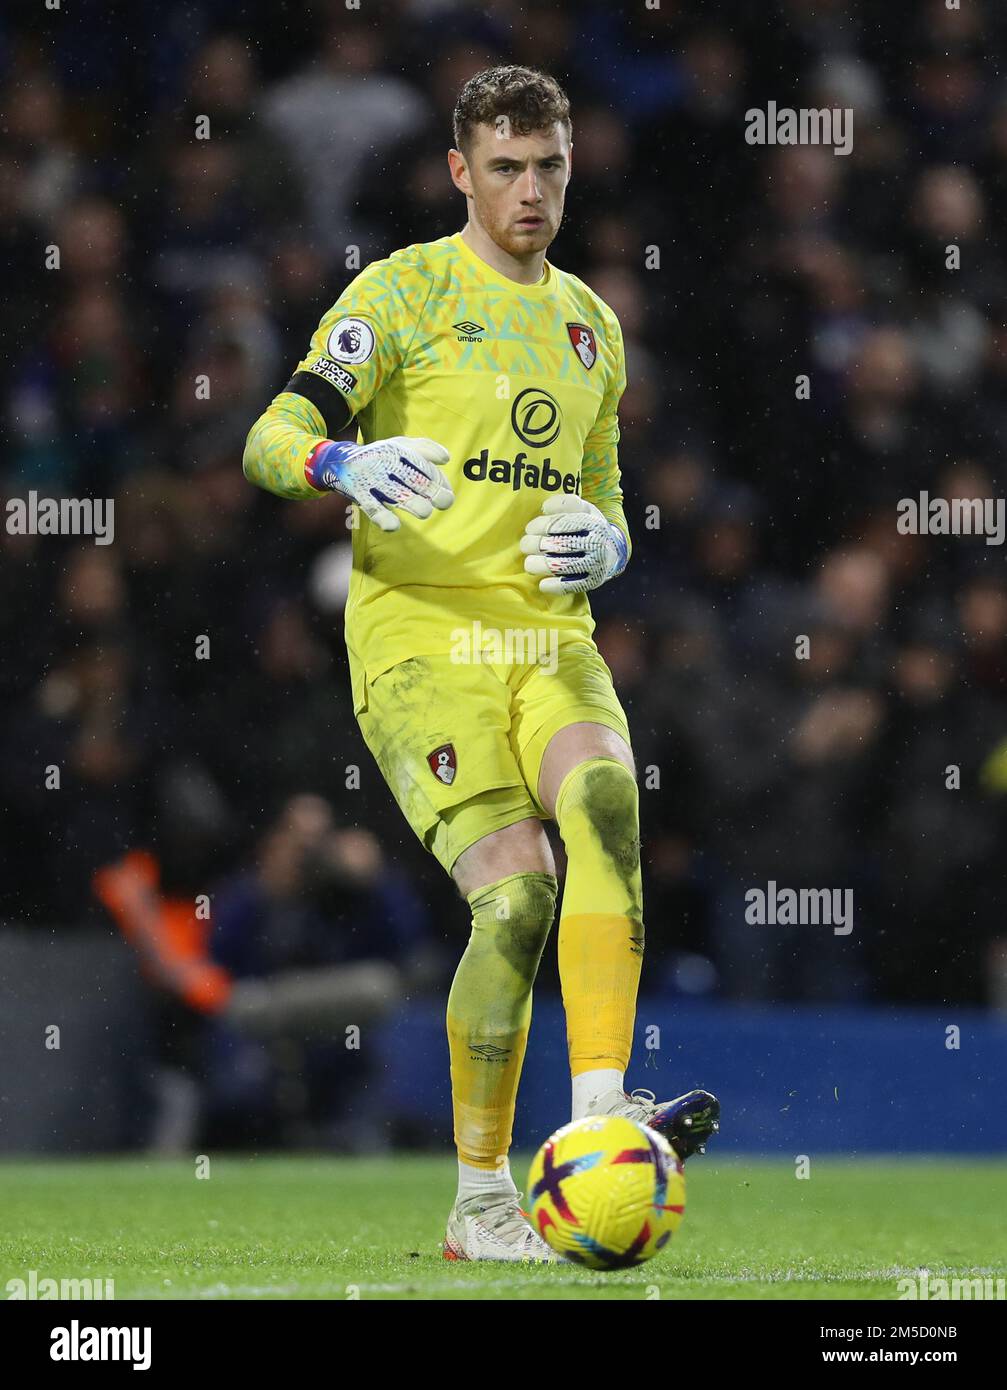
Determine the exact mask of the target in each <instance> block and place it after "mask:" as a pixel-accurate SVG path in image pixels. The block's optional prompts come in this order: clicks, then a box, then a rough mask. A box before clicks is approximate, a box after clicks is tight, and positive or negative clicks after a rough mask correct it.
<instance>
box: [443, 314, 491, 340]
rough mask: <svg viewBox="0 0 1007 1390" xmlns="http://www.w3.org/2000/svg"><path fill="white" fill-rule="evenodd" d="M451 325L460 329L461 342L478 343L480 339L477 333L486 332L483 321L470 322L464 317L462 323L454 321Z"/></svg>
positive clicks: (459, 338) (459, 337)
mask: <svg viewBox="0 0 1007 1390" xmlns="http://www.w3.org/2000/svg"><path fill="white" fill-rule="evenodd" d="M451 327H452V328H457V329H458V341H459V342H460V343H478V342H479V341H480V339H479V338H478V337H476V336H475V335H476V334H478V333H485V332H486V329H485V328H484V327H483V326H482V324H481V323H470V322H469V320H468V319H462V321H461V323H453V324H452V325H451Z"/></svg>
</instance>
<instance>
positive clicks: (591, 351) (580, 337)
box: [566, 323, 598, 371]
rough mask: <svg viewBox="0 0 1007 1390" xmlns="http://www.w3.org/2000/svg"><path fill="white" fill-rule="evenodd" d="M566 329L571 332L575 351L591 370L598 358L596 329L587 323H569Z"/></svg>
mask: <svg viewBox="0 0 1007 1390" xmlns="http://www.w3.org/2000/svg"><path fill="white" fill-rule="evenodd" d="M566 331H567V332H568V333H569V334H570V341H571V343H573V350H574V352H576V354H577V356H578V357H579V358H580V360H581V361H582V362H583V363H584V366H585V367H586V368H587V369H588V371H590V370H591V368H592V367H593V366H594V364H595V362H596V360H597V358H598V346H597V344H596V343H595V341H594V330H593V329H591V328H588V326H587V324H586V323H568V324H567V326H566Z"/></svg>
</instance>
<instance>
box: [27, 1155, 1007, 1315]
mask: <svg viewBox="0 0 1007 1390" xmlns="http://www.w3.org/2000/svg"><path fill="white" fill-rule="evenodd" d="M528 1162H529V1160H528V1157H527V1156H523V1157H521V1158H519V1159H517V1160H515V1162H514V1164H513V1168H514V1172H515V1174H516V1175H517V1177H518V1179H519V1181H523V1180H524V1178H525V1176H526V1174H527V1171H528ZM209 1166H210V1176H209V1177H208V1178H203V1179H199V1178H197V1177H196V1176H195V1172H196V1164H195V1162H191V1163H190V1162H179V1161H166V1160H147V1159H142V1158H140V1159H136V1158H130V1159H111V1160H108V1159H104V1158H94V1159H84V1160H36V1161H31V1162H21V1161H5V1162H2V1163H0V1211H2V1212H3V1227H2V1231H0V1297H3V1298H6V1297H8V1296H9V1294H8V1292H7V1290H6V1287H5V1286H6V1283H7V1280H9V1279H27V1278H28V1272H29V1271H30V1270H32V1269H34V1270H36V1271H37V1276H38V1278H40V1279H41V1278H52V1279H60V1278H78V1279H79V1278H86V1277H90V1278H94V1279H108V1278H112V1279H114V1280H115V1294H116V1298H118V1299H124V1298H190V1299H197V1298H198V1299H219V1298H238V1299H258V1298H263V1299H282V1298H298V1299H304V1298H336V1299H341V1300H342V1299H348V1298H362V1299H363V1298H371V1299H374V1298H382V1299H424V1300H426V1299H469V1298H494V1299H543V1298H546V1299H555V1298H572V1299H583V1298H620V1299H627V1298H628V1299H633V1298H636V1299H645V1298H651V1299H653V1298H660V1299H689V1298H721V1299H769V1298H771V1299H781V1298H782V1299H814V1298H853V1299H895V1298H896V1297H897V1293H898V1290H897V1288H896V1282H897V1280H898V1279H899V1278H901V1277H903V1276H904V1275H906V1274H912V1273H915V1271H916V1270H917V1269H919V1268H921V1267H926V1268H927V1269H929V1270H930V1272H931V1275H933V1276H936V1275H943V1276H944V1277H947V1278H951V1277H953V1276H960V1277H965V1276H968V1275H971V1276H975V1275H977V1274H984V1275H986V1274H989V1275H999V1276H1003V1275H1004V1274H1005V1272H1007V1271H1005V1262H1004V1258H1003V1257H1004V1251H1005V1250H1007V1163H1004V1162H1002V1161H1001V1162H997V1161H993V1160H990V1161H982V1160H967V1161H961V1162H958V1161H954V1160H948V1159H946V1158H941V1159H885V1160H877V1159H870V1160H864V1161H855V1160H840V1159H826V1158H823V1159H820V1160H818V1159H815V1158H814V1157H812V1161H811V1175H810V1177H809V1178H808V1179H805V1180H800V1179H797V1178H796V1177H795V1176H794V1165H793V1163H792V1162H789V1161H787V1160H786V1159H785V1158H783V1157H780V1158H779V1159H764V1158H763V1159H758V1160H752V1161H748V1160H744V1159H735V1160H732V1161H730V1162H722V1161H713V1160H704V1159H702V1158H699V1159H693V1160H692V1161H691V1162H690V1163H689V1164H688V1166H687V1169H686V1175H687V1179H688V1198H687V1206H686V1214H685V1221H684V1223H683V1225H682V1227H681V1229H680V1230H679V1232H678V1234H677V1235H676V1236H675V1238H674V1239H673V1240H672V1242H671V1244H670V1246H669V1247H668V1249H667V1250H666V1251H664V1252H663V1253H662V1254H661V1255H659V1256H658V1257H657V1258H656V1259H655V1260H653V1261H651V1262H650V1263H649V1264H646V1265H642V1266H640V1268H638V1269H635V1270H629V1271H624V1272H620V1273H617V1274H601V1273H594V1272H591V1271H587V1270H582V1269H579V1268H577V1267H576V1266H574V1265H559V1266H544V1267H538V1268H535V1267H531V1268H523V1269H522V1268H518V1267H513V1266H506V1265H499V1264H489V1263H486V1264H471V1265H470V1264H465V1263H461V1262H454V1261H447V1260H444V1259H442V1258H441V1255H440V1240H441V1237H442V1235H443V1232H444V1223H445V1218H446V1216H447V1212H448V1208H449V1206H450V1203H451V1200H452V1198H453V1195H454V1194H453V1184H454V1175H455V1165H454V1159H453V1156H450V1155H445V1156H444V1157H430V1156H421V1157H417V1156H409V1157H405V1156H404V1157H398V1158H385V1157H382V1158H377V1159H374V1160H372V1161H369V1160H367V1159H357V1158H352V1159H349V1158H325V1157H286V1156H283V1157H281V1156H266V1157H256V1158H252V1157H222V1158H219V1159H216V1158H211V1161H210V1165H209Z"/></svg>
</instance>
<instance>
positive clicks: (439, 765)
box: [427, 743, 458, 787]
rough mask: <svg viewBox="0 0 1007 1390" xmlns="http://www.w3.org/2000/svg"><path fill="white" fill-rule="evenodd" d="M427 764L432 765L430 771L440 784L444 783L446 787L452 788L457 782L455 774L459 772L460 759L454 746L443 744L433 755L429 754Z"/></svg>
mask: <svg viewBox="0 0 1007 1390" xmlns="http://www.w3.org/2000/svg"><path fill="white" fill-rule="evenodd" d="M427 762H428V763H429V764H430V771H431V772H432V773H433V774H434V776H435V777H436V778H437V780H438V782H443V783H444V785H445V786H446V787H450V785H451V783H452V782H453V781H454V780H455V773H456V772H457V771H458V759H457V758H456V757H455V746H454V744H453V743H442V744H441V746H440V748H435V749H434V751H433V752H432V753H428V754H427Z"/></svg>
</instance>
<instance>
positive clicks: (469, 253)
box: [451, 232, 556, 299]
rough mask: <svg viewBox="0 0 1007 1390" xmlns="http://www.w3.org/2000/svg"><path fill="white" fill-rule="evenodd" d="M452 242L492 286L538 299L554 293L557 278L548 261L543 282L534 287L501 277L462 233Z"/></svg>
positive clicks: (455, 235)
mask: <svg viewBox="0 0 1007 1390" xmlns="http://www.w3.org/2000/svg"><path fill="white" fill-rule="evenodd" d="M451 240H452V241H453V242H454V243H455V245H456V246H457V247H458V249H459V251H460V252H461V254H462V255H463V256H465V257H467V258H468V259H469V260H470V261H471V262H472V263H473V264H474V265H475V266H476V267H477V268H478V269H479V271H480V272H481V274H482V276H483V278H484V279H486V280H489V281H491V282H492V284H494V285H499V286H501V288H503V289H508V290H511V291H512V292H513V293H514V294H524V295H530V296H532V297H533V298H536V299H537V298H540V297H541V296H542V295H545V294H552V293H553V290H554V288H555V279H556V277H555V275H554V274H553V269H552V266H551V265H550V264H549V262H548V261H546V262H545V268H544V270H543V272H542V279H541V280H539V281H537V282H536V283H535V284H534V285H523V284H522V283H521V281H520V280H511V279H510V277H509V276H507V275H501V274H500V272H499V271H498V270H494V269H493V267H492V266H491V265H488V264H487V263H486V261H484V260H483V258H482V257H481V256H477V255H476V253H475V252H474V251H473V250H472V247H471V246H470V245H469V244H468V242H467V241H466V240H465V238H464V237H463V236H462V234H461V232H454V233H453V234H452V236H451Z"/></svg>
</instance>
